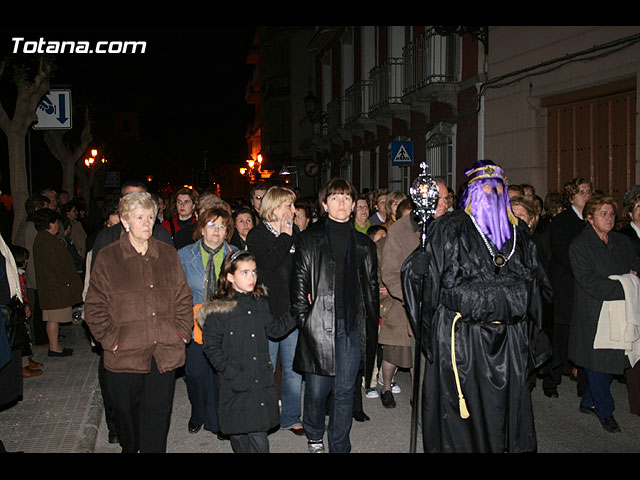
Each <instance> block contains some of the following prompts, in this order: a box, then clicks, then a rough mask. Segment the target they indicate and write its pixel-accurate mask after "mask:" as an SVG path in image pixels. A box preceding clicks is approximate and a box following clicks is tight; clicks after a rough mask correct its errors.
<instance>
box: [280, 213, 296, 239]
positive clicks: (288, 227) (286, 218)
mask: <svg viewBox="0 0 640 480" xmlns="http://www.w3.org/2000/svg"><path fill="white" fill-rule="evenodd" d="M280 232H281V233H288V234H289V235H292V234H293V213H291V212H286V213H285V214H283V215H282V218H280Z"/></svg>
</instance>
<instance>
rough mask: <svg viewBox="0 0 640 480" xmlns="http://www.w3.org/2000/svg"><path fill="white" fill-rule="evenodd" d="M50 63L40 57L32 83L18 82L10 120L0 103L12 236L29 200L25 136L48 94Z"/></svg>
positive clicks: (2, 70) (0, 125)
mask: <svg viewBox="0 0 640 480" xmlns="http://www.w3.org/2000/svg"><path fill="white" fill-rule="evenodd" d="M5 65H6V64H5V62H2V63H1V64H0V76H1V75H2V74H3V73H4V70H5ZM52 67H53V62H52V61H51V60H50V59H47V58H45V57H41V58H40V64H39V69H38V73H37V74H36V76H35V77H34V79H33V81H31V80H24V81H22V82H20V83H18V84H17V85H16V86H17V88H18V97H17V99H16V108H15V111H14V115H13V118H11V119H10V118H9V116H8V115H7V113H6V112H5V110H4V107H3V106H2V105H1V104H0V129H2V130H3V131H4V133H5V134H6V135H7V142H8V147H9V148H8V149H9V174H10V177H11V178H10V185H11V196H12V198H13V205H14V207H13V211H14V218H13V235H12V239H11V240H12V241H15V236H16V234H17V232H18V227H19V225H20V224H21V223H22V222H23V221H24V220H25V219H26V216H27V212H26V211H25V209H24V204H25V202H26V201H27V198H28V197H29V190H28V188H27V167H26V156H25V137H26V136H27V132H28V130H29V128H30V127H31V125H32V124H33V123H35V122H36V121H37V119H38V117H37V116H36V108H37V107H38V103H40V100H41V99H42V97H43V96H44V95H45V94H46V93H47V92H48V91H49V78H50V74H51V69H52Z"/></svg>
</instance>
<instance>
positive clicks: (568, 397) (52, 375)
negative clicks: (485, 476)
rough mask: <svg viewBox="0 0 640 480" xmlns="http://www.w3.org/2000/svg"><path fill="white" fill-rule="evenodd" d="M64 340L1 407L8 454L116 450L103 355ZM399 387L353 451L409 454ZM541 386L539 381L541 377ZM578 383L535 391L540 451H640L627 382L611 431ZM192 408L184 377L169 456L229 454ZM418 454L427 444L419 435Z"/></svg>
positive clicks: (615, 387)
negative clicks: (67, 350)
mask: <svg viewBox="0 0 640 480" xmlns="http://www.w3.org/2000/svg"><path fill="white" fill-rule="evenodd" d="M61 333H62V334H63V335H65V337H64V339H63V342H64V343H63V344H64V346H65V347H71V348H73V349H74V354H73V356H71V357H66V358H50V357H48V356H47V351H46V349H42V348H38V347H36V348H34V359H35V360H36V361H39V362H42V363H44V364H45V365H44V367H42V369H43V371H44V374H43V375H40V376H38V377H32V378H26V379H24V397H23V400H22V401H20V402H18V403H16V404H15V405H13V406H11V407H10V408H5V409H4V410H0V440H2V441H3V442H4V445H5V448H6V449H7V451H9V452H18V451H20V452H25V453H72V452H95V453H118V452H119V451H120V448H119V447H118V446H117V445H112V444H109V443H108V441H107V432H106V428H105V422H104V412H103V408H102V398H101V394H100V388H99V385H98V380H97V368H98V356H97V355H96V354H95V353H93V352H92V351H91V349H90V345H89V343H88V341H87V340H86V337H85V335H84V330H83V329H82V326H81V325H79V324H69V325H65V326H63V327H62V328H61ZM396 380H397V382H398V383H399V385H400V387H401V388H402V392H401V393H400V394H397V395H395V398H396V402H397V407H396V408H395V409H385V408H384V407H382V404H381V402H380V399H367V398H363V402H364V409H365V412H366V413H367V414H368V415H369V416H370V417H371V420H370V421H368V422H363V423H358V422H354V423H353V428H352V434H351V442H352V446H353V452H354V453H408V452H409V440H410V438H409V437H410V418H411V407H410V405H409V393H410V390H411V385H410V382H411V380H410V376H409V373H408V372H404V371H403V372H399V373H398V375H397V378H396ZM539 383H540V382H539ZM575 385H576V384H575V383H574V382H571V381H569V380H568V379H567V378H566V377H565V378H564V379H563V382H562V384H561V385H560V389H559V391H560V397H559V398H555V399H550V398H547V397H545V396H544V395H543V394H542V389H541V388H540V386H538V388H536V389H534V391H533V394H532V397H533V406H534V413H535V416H536V430H537V435H538V452H540V453H640V440H639V439H640V417H639V416H637V415H631V414H630V413H629V405H628V400H627V394H626V386H625V385H624V384H623V383H620V382H618V381H614V382H613V384H612V386H611V389H612V392H613V394H614V397H615V401H616V411H615V417H616V419H617V420H618V423H619V424H620V427H621V429H622V432H621V433H617V434H611V433H607V432H605V431H604V430H603V428H602V427H601V426H600V423H599V422H598V420H597V419H596V418H594V417H593V416H590V415H585V414H582V413H580V412H578V401H579V399H578V397H577V396H576V393H575ZM189 412H190V405H189V400H188V398H187V393H186V385H185V382H184V379H183V378H182V377H180V378H178V379H177V380H176V393H175V399H174V405H173V413H172V420H171V422H172V423H171V427H170V430H169V438H168V453H231V446H230V445H229V442H228V441H221V440H218V439H217V438H216V436H215V435H213V434H211V433H210V432H207V431H205V430H200V431H199V432H198V433H196V434H190V433H188V431H187V422H188V420H189ZM269 441H270V447H271V452H273V453H306V451H307V450H306V439H305V437H298V436H296V435H294V434H292V433H291V432H289V431H278V432H275V433H273V434H271V435H270V436H269ZM417 450H418V452H422V442H421V439H420V438H419V439H418V442H417Z"/></svg>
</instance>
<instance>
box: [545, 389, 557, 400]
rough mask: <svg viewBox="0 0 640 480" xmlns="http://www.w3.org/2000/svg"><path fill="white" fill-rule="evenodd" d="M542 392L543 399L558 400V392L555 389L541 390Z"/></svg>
mask: <svg viewBox="0 0 640 480" xmlns="http://www.w3.org/2000/svg"><path fill="white" fill-rule="evenodd" d="M542 392H543V393H544V395H545V397H549V398H558V390H557V389H556V388H543V389H542Z"/></svg>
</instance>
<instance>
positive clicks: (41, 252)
mask: <svg viewBox="0 0 640 480" xmlns="http://www.w3.org/2000/svg"><path fill="white" fill-rule="evenodd" d="M33 221H34V225H35V227H36V230H37V231H38V234H37V235H36V237H35V239H34V240H33V263H34V267H35V273H36V281H37V284H38V294H39V298H40V307H41V308H42V319H43V320H44V321H45V322H46V331H47V337H48V338H49V356H50V357H67V356H69V355H72V354H73V350H72V349H70V348H62V347H61V346H60V344H59V342H58V332H59V325H60V323H69V322H71V320H72V316H71V307H72V306H73V305H75V304H77V303H80V302H81V301H82V280H81V279H80V276H79V275H78V273H77V271H76V267H75V265H74V263H73V259H72V258H71V254H70V253H69V250H67V246H66V245H65V244H64V242H63V241H62V240H60V239H59V238H58V237H57V234H58V230H59V228H60V223H59V216H58V214H57V213H56V212H55V211H53V210H50V209H48V208H41V209H40V210H38V211H37V212H35V213H34V215H33Z"/></svg>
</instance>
